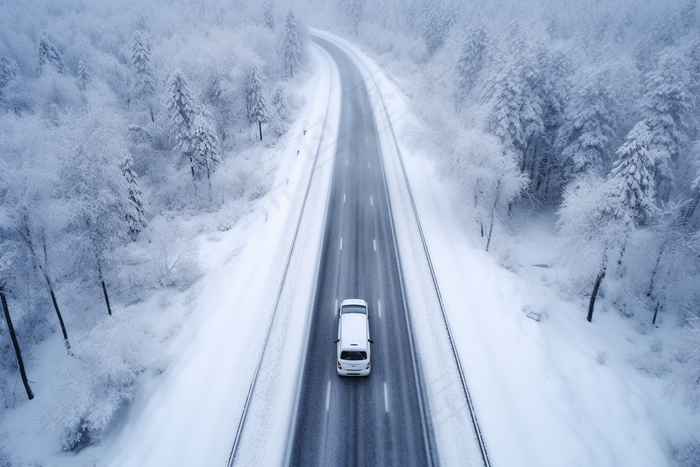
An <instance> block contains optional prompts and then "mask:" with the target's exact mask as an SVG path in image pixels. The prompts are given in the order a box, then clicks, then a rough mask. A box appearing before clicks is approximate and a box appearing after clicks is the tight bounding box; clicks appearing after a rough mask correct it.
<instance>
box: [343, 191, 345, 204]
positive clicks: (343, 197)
mask: <svg viewBox="0 0 700 467" xmlns="http://www.w3.org/2000/svg"><path fill="white" fill-rule="evenodd" d="M344 202H345V193H343V203H344Z"/></svg>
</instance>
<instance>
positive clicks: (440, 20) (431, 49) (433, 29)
mask: <svg viewBox="0 0 700 467" xmlns="http://www.w3.org/2000/svg"><path fill="white" fill-rule="evenodd" d="M423 15H424V21H425V24H424V28H423V34H422V35H423V39H424V40H425V45H426V47H427V48H428V53H429V54H430V56H431V57H432V56H433V55H435V53H436V52H437V51H438V50H440V48H441V47H442V45H443V44H444V43H445V38H446V37H447V33H448V32H449V31H450V26H451V25H452V19H451V18H450V16H449V15H448V14H447V13H446V12H444V11H443V10H442V8H441V6H440V5H439V4H438V2H435V1H428V2H425V4H424V5H423Z"/></svg>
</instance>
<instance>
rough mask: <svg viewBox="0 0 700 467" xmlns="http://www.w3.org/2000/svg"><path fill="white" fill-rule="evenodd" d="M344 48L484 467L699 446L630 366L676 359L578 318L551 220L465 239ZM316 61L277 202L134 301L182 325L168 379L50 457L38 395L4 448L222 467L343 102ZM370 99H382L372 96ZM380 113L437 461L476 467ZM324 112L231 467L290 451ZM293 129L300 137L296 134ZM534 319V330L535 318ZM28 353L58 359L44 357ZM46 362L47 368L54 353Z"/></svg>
mask: <svg viewBox="0 0 700 467" xmlns="http://www.w3.org/2000/svg"><path fill="white" fill-rule="evenodd" d="M336 40H339V41H341V42H344V41H342V40H340V39H337V38H336ZM344 43H345V44H346V45H347V46H348V47H350V48H351V49H352V50H353V51H354V52H355V53H356V54H357V56H358V57H359V61H360V62H361V63H363V64H364V65H365V66H367V68H368V75H369V74H371V75H372V77H373V80H372V81H371V82H372V83H376V84H377V85H380V86H381V90H380V93H381V95H382V96H383V97H384V99H385V102H386V103H387V105H388V107H389V110H390V113H391V115H392V121H393V124H394V128H395V130H396V135H397V137H398V141H399V145H400V148H401V154H402V156H403V160H404V164H405V165H406V169H407V172H408V177H409V180H410V185H411V189H412V191H413V195H414V197H415V201H416V204H417V208H418V213H419V216H420V220H421V223H422V226H423V229H424V233H425V236H426V239H427V243H428V247H429V250H430V254H431V258H432V261H433V265H434V267H435V270H436V273H437V277H438V280H439V283H440V287H441V291H442V296H443V298H444V300H445V305H446V309H447V314H448V317H449V320H450V323H451V327H452V331H453V333H454V336H455V338H456V345H457V348H458V350H459V355H460V358H461V361H462V364H463V367H464V370H465V373H466V377H467V380H468V382H469V385H470V389H471V392H472V396H473V398H474V402H475V405H476V410H477V415H478V417H479V422H480V424H481V428H482V432H483V434H484V436H485V439H486V445H487V448H488V450H489V456H490V458H491V461H492V463H493V465H495V466H505V465H507V466H570V465H571V466H574V465H581V466H591V465H595V466H630V465H634V466H659V465H668V464H670V463H671V448H672V445H673V444H674V443H678V442H684V441H685V440H686V439H688V438H690V437H693V436H694V437H695V438H699V437H700V420H699V419H698V418H697V417H695V416H692V415H690V414H689V413H688V411H687V409H686V408H684V407H683V406H682V405H681V404H680V401H678V399H675V400H672V399H669V397H667V396H666V394H665V391H666V383H665V382H664V381H663V380H661V379H658V378H654V377H652V376H649V375H648V374H645V373H641V372H640V371H638V370H637V367H639V366H640V365H641V363H640V360H639V359H640V358H643V359H645V360H646V361H648V362H651V363H652V364H653V363H654V362H657V363H658V364H662V363H663V362H665V361H667V360H668V361H670V360H671V355H672V352H673V349H671V348H664V347H662V346H661V347H660V345H659V344H658V342H659V340H658V339H657V337H656V336H651V335H644V334H640V333H638V332H636V331H635V330H634V329H633V328H631V327H630V326H629V324H628V322H626V321H625V320H624V318H622V317H621V316H620V315H619V314H618V313H616V312H612V311H611V312H607V311H605V309H606V308H607V309H610V307H611V305H610V304H609V303H606V301H605V298H602V299H601V302H600V310H601V311H598V312H597V314H596V317H595V320H594V322H593V323H592V324H589V323H587V322H585V305H586V304H585V303H584V302H583V301H582V300H571V299H564V298H563V294H561V293H560V292H559V286H558V284H559V282H560V281H561V280H562V278H561V277H560V275H562V274H563V272H562V271H561V270H558V269H556V268H553V267H546V266H548V265H550V264H552V258H553V244H554V235H553V232H551V231H550V230H549V228H548V227H547V226H549V225H551V219H548V218H546V217H543V218H541V219H536V220H533V221H531V222H529V223H528V224H527V225H528V227H527V228H526V229H524V230H523V231H521V232H519V233H518V235H517V236H515V235H514V236H509V237H507V238H508V245H509V246H508V247H505V246H504V245H505V243H506V241H505V238H506V235H507V233H502V235H503V238H504V240H503V242H501V243H498V242H497V243H496V246H495V250H496V251H495V253H485V252H484V251H482V250H481V248H479V247H477V246H475V245H473V244H472V242H471V241H470V239H469V237H468V236H467V235H466V233H465V232H464V231H463V229H462V227H461V225H460V222H459V220H458V217H457V216H456V215H455V211H454V209H453V204H452V199H451V197H450V193H449V191H448V189H447V187H445V186H444V185H443V184H441V183H440V182H439V181H438V177H437V176H436V175H435V174H434V168H433V166H432V164H431V163H430V162H428V161H427V160H426V159H425V158H424V157H423V155H422V154H420V153H417V152H412V150H411V148H410V147H407V146H406V145H404V144H402V143H401V141H402V140H403V139H404V138H405V137H406V136H407V134H408V133H410V132H411V131H414V130H415V128H416V126H420V125H421V122H420V119H419V118H417V117H416V116H414V115H412V114H411V106H410V102H408V100H407V99H406V98H405V97H403V94H402V93H401V91H400V89H398V87H397V86H396V85H395V84H394V83H393V82H392V81H391V80H390V79H388V78H387V77H386V76H385V75H384V74H383V73H382V71H381V70H380V68H379V67H378V66H377V64H376V63H374V62H373V61H372V60H371V59H370V58H369V57H367V56H366V55H365V54H363V53H362V52H361V51H360V50H358V49H357V48H356V47H353V46H351V45H350V44H347V42H344ZM312 50H313V57H314V60H316V61H317V63H318V76H317V77H316V78H314V79H312V80H311V82H309V84H308V86H307V88H306V89H305V90H303V94H304V96H306V101H307V103H308V104H307V107H306V108H305V109H304V110H303V111H302V112H301V115H302V117H301V118H300V119H299V121H298V122H297V123H296V124H295V125H293V126H292V128H291V130H290V136H289V137H288V140H287V144H286V145H284V144H282V145H280V147H279V148H278V149H271V151H278V155H277V156H275V157H277V158H278V159H277V160H278V162H279V167H280V168H279V171H278V174H277V180H276V183H275V185H274V189H273V191H272V192H271V193H270V194H269V195H268V196H267V197H266V198H264V199H262V200H261V201H260V205H259V209H258V210H257V211H255V212H254V213H251V214H249V215H247V216H245V217H244V218H242V219H241V220H240V221H239V222H238V223H237V224H236V225H235V226H234V228H233V229H231V230H230V231H227V232H221V233H216V234H208V235H206V236H204V237H203V238H202V239H201V243H202V248H201V252H200V255H201V256H200V259H201V262H202V265H203V267H204V269H205V270H206V273H205V275H204V276H203V277H202V278H201V279H200V280H199V282H198V284H199V285H195V286H194V287H193V289H191V290H189V291H186V292H183V293H180V294H176V295H173V296H169V297H167V298H165V297H163V296H157V297H154V298H153V299H152V300H151V301H149V302H148V303H146V304H142V305H140V309H142V310H146V313H147V314H149V316H150V318H154V322H155V321H157V319H156V318H157V317H158V316H167V314H166V312H173V311H175V312H176V313H180V314H185V315H187V318H186V320H185V321H184V323H183V324H182V328H181V329H178V328H174V329H172V333H177V337H175V338H173V339H172V341H171V343H170V344H169V345H170V353H171V354H173V355H174V358H173V360H172V362H170V364H169V366H168V367H167V370H166V371H165V372H164V373H162V374H161V375H154V374H144V375H142V377H140V378H139V380H138V388H137V393H136V396H135V399H134V401H133V402H132V403H131V404H130V405H129V406H128V407H127V408H126V409H125V410H124V411H123V412H122V413H121V414H120V416H119V417H118V421H117V422H116V424H115V426H114V428H113V430H112V432H111V435H110V436H109V437H108V439H107V440H106V441H105V442H104V443H102V444H99V445H96V446H92V447H90V448H87V449H85V450H83V451H81V452H78V453H77V454H75V453H64V454H60V455H56V453H57V452H58V451H59V450H60V446H58V444H57V443H56V442H54V441H51V440H52V439H55V437H53V436H51V433H46V432H43V433H42V432H39V433H37V431H36V426H37V420H40V417H41V416H42V404H46V403H49V402H47V401H42V400H35V401H34V402H33V403H32V405H31V406H30V405H28V404H18V406H17V407H16V408H15V409H12V410H8V411H6V412H5V416H4V417H3V419H2V420H0V433H2V432H8V435H7V436H8V437H9V438H8V440H7V441H8V442H7V443H6V444H8V445H11V446H13V447H14V450H15V451H14V454H15V455H17V456H19V455H21V456H22V460H23V461H24V462H28V463H31V462H35V463H38V464H41V465H46V466H64V465H65V466H69V465H70V466H73V465H94V464H97V465H110V466H132V465H133V466H141V465H225V463H226V462H227V460H228V456H229V454H230V449H231V443H232V440H233V438H234V434H235V432H236V429H237V426H238V421H239V417H240V413H241V409H242V407H243V403H244V400H245V397H246V394H247V391H248V387H249V384H250V381H251V378H252V375H253V371H254V369H255V366H256V364H257V358H258V356H259V355H260V352H261V351H262V343H263V339H264V336H265V334H266V332H267V327H268V324H269V323H270V317H271V313H272V312H273V308H274V304H275V300H276V297H277V292H278V289H279V286H280V279H281V275H282V271H283V269H284V267H285V264H286V261H287V257H288V253H289V249H290V244H291V240H292V237H293V234H294V232H295V229H296V225H297V221H298V218H299V215H300V212H301V208H302V206H301V204H302V201H303V198H304V196H303V194H304V193H305V191H306V187H307V184H308V182H309V180H310V178H309V177H311V176H312V173H311V168H312V166H313V156H314V155H315V154H316V150H317V145H318V144H319V137H320V134H321V131H323V128H324V127H323V119H324V115H325V112H326V108H327V104H328V103H329V101H330V102H335V103H337V100H338V99H337V97H338V96H337V92H338V89H337V86H336V87H335V88H333V82H334V80H335V78H333V76H334V73H335V71H334V69H333V66H331V65H330V64H329V63H328V60H327V58H326V57H324V56H323V55H322V53H321V52H320V51H318V50H317V49H315V48H312ZM369 82H370V81H368V83H369ZM370 93H374V94H375V97H376V95H377V92H376V88H375V90H374V91H372V90H371V89H370ZM335 110H336V111H337V107H336V109H335ZM382 111H383V109H381V108H380V107H377V109H376V112H377V116H378V117H377V121H378V127H379V129H380V130H381V131H380V133H381V134H382V138H383V140H382V147H383V149H385V152H384V158H385V168H386V170H387V182H388V185H389V191H390V195H391V199H392V205H393V210H394V215H395V223H396V228H397V234H398V237H399V242H400V250H401V251H400V253H401V257H402V264H403V269H404V275H405V276H404V278H405V281H406V285H407V290H408V295H409V297H408V298H409V302H410V303H409V305H410V308H411V313H412V321H413V325H414V328H415V334H416V338H417V345H418V351H419V356H420V359H421V364H422V367H423V370H424V372H425V374H424V376H425V380H426V384H427V388H426V390H427V393H428V396H429V403H430V407H431V410H432V422H433V426H434V428H435V432H436V435H437V443H438V447H439V449H440V455H441V459H442V460H443V465H462V464H464V463H465V462H468V463H470V464H472V465H478V453H476V452H475V451H474V450H473V447H474V445H473V444H472V443H471V438H472V437H473V435H472V434H471V431H470V430H471V428H470V421H469V420H468V418H467V415H466V414H467V410H466V407H465V406H464V401H463V399H462V398H461V390H460V388H459V380H458V377H457V374H456V373H455V369H454V364H453V362H452V359H451V358H452V357H451V355H450V353H449V347H448V343H447V341H446V339H445V330H444V328H443V327H442V321H441V319H442V318H441V316H439V308H438V307H437V304H436V300H435V296H434V292H433V290H432V283H431V282H430V281H429V277H428V276H426V265H427V263H426V262H425V258H424V257H421V255H422V253H423V252H422V246H421V245H420V243H419V241H418V240H417V237H416V230H415V229H416V226H415V222H414V220H413V219H412V218H411V216H412V209H411V208H410V205H409V204H408V202H407V194H406V191H405V186H403V187H402V185H401V184H402V183H403V174H401V173H400V167H399V166H398V159H396V158H397V157H398V154H396V153H395V152H394V151H393V150H392V149H391V145H392V144H393V139H392V138H391V134H390V132H389V131H387V130H386V127H382V126H381V125H382V119H383V117H382V116H381V112H382ZM334 118H335V117H333V115H330V116H329V118H328V127H327V129H328V130H329V131H327V132H326V135H327V138H326V139H325V140H324V141H325V142H324V143H323V145H322V147H323V151H322V153H321V154H319V161H318V168H319V170H317V171H316V173H315V174H313V175H314V177H313V178H311V181H312V190H311V191H310V192H309V198H308V203H307V206H308V211H305V212H304V216H305V218H304V219H303V222H302V225H301V230H300V235H299V237H298V238H299V239H300V241H299V242H298V243H297V245H296V246H295V252H294V255H293V256H292V258H291V262H290V271H291V272H292V273H291V274H290V277H293V278H294V281H295V282H294V283H287V284H285V288H286V290H285V289H284V288H283V298H282V300H281V302H280V303H281V306H280V307H279V309H278V313H279V315H278V316H276V318H275V320H276V321H275V322H274V323H273V324H274V326H273V328H272V333H273V337H274V338H273V339H272V341H274V342H275V344H274V345H272V346H271V347H269V348H268V349H266V353H265V359H264V360H263V365H262V367H261V377H260V379H259V384H258V387H257V388H256V393H255V394H263V395H265V399H264V400H265V401H268V402H269V401H273V402H274V403H270V404H260V402H261V401H263V399H262V398H259V397H258V398H256V396H255V394H254V397H253V403H252V405H251V409H250V413H249V422H247V424H246V426H245V428H244V434H243V444H242V450H241V453H240V462H239V464H240V465H271V464H275V463H277V461H278V460H279V459H282V458H283V457H282V456H283V455H284V448H285V446H286V441H287V440H286V436H287V433H288V427H289V423H291V414H292V412H293V410H294V400H295V396H296V394H295V390H296V380H294V379H290V378H291V376H289V374H291V373H294V370H293V367H291V366H290V367H289V368H286V371H287V373H285V375H286V376H284V377H279V375H277V373H276V372H275V371H272V367H273V366H274V362H276V361H279V359H280V358H282V357H283V356H285V354H286V355H289V354H292V355H301V352H303V350H304V345H303V343H304V340H303V337H304V332H305V330H306V329H307V327H306V323H307V320H308V311H309V310H310V306H309V305H310V302H311V292H312V291H313V286H314V280H315V268H316V265H317V258H318V251H319V249H320V238H321V228H322V225H323V212H324V209H325V201H326V197H325V196H326V193H327V189H328V183H329V179H330V172H331V168H332V163H330V162H331V161H332V159H331V158H330V156H332V155H333V154H334V151H333V148H332V146H329V144H332V139H333V133H332V129H333V128H334V127H333V122H334ZM304 129H308V132H307V133H306V135H303V130H304ZM327 143H328V144H327ZM298 149H299V150H300V152H299V153H298V155H297V150H298ZM317 175H318V176H317ZM287 181H288V183H287ZM296 248H298V250H296ZM302 251H303V252H304V253H302ZM504 266H507V267H504ZM298 310H302V312H301V313H299V312H298ZM528 311H530V317H528V316H527V312H528ZM293 312H295V313H294V314H293ZM538 313H539V314H541V317H540V319H539V321H536V320H534V319H532V317H536V315H537V314H538ZM171 314H172V313H171ZM159 326H162V329H157V332H162V331H167V330H168V326H169V324H168V321H163V322H161V324H160V325H159ZM663 332H670V331H668V329H660V330H658V332H657V333H656V334H658V333H663ZM58 339H59V338H58V336H56V335H54V336H52V337H51V338H50V339H48V340H47V341H45V342H44V343H42V344H40V346H39V347H41V346H47V345H51V346H54V347H55V348H60V343H57V342H56V341H57V340H58ZM57 344H58V345H57ZM285 346H286V347H285ZM669 347H670V346H669ZM640 348H648V349H649V352H648V355H644V354H643V355H640V354H639V349H640ZM37 353H38V354H41V355H51V353H50V352H42V350H41V348H39V349H38V350H37ZM53 355H54V357H51V358H62V355H59V354H57V353H54V354H53ZM50 360H51V359H50V358H47V359H46V360H43V361H41V362H40V363H38V364H37V365H36V367H35V368H33V372H32V379H33V382H34V384H36V385H37V386H42V385H44V386H48V385H50V384H53V383H54V382H53V381H51V380H50V378H52V375H53V373H52V372H51V371H50V368H51V367H52V366H53V365H52V362H51V361H50ZM659 362H661V363H659ZM280 381H284V382H285V384H280ZM10 429H11V431H10Z"/></svg>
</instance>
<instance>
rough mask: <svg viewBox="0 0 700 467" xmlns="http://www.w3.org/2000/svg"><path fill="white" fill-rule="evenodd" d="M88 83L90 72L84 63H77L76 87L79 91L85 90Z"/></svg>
mask: <svg viewBox="0 0 700 467" xmlns="http://www.w3.org/2000/svg"><path fill="white" fill-rule="evenodd" d="M89 81H90V72H89V71H88V70H87V68H86V67H85V63H83V61H82V60H80V61H79V62H78V86H79V87H80V90H81V91H85V90H86V89H87V85H88V82H89Z"/></svg>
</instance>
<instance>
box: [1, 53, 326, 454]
mask: <svg viewBox="0 0 700 467" xmlns="http://www.w3.org/2000/svg"><path fill="white" fill-rule="evenodd" d="M312 50H313V49H312ZM313 60H314V61H315V62H317V64H316V66H315V68H317V69H318V73H317V75H316V76H314V77H312V78H311V79H310V80H309V82H308V83H307V85H306V87H305V88H304V89H302V90H300V95H301V96H303V99H304V101H305V102H306V103H307V104H306V106H305V108H303V109H302V110H301V111H300V112H299V119H298V120H297V122H296V123H294V124H293V125H291V126H290V130H289V132H288V134H287V136H285V137H284V138H283V139H282V140H281V141H280V143H279V144H278V145H277V147H276V148H271V149H269V152H270V154H268V155H266V157H269V158H270V163H271V165H272V166H276V167H278V171H277V175H276V180H275V182H274V184H273V186H272V189H271V190H270V192H269V193H268V194H267V196H266V197H264V198H262V199H260V200H259V201H258V205H257V209H256V210H255V211H253V212H251V213H249V214H247V215H245V216H243V217H242V218H241V219H240V220H239V221H238V222H237V223H236V224H235V225H234V227H233V228H232V229H231V230H228V231H225V232H216V233H209V234H204V235H202V236H201V238H199V239H198V242H199V244H200V245H201V248H200V251H199V261H200V264H201V266H202V268H203V269H204V271H205V274H204V275H203V277H201V279H200V280H199V281H198V282H197V283H196V284H195V285H194V286H193V287H192V288H191V289H190V290H187V291H184V292H181V293H177V292H176V291H174V290H172V289H169V290H167V291H162V292H159V293H158V294H156V296H154V297H153V298H152V299H151V300H149V301H148V302H146V303H141V304H139V305H136V306H134V308H135V309H133V310H130V309H126V310H123V309H119V310H118V312H117V313H115V319H135V317H136V315H137V314H138V315H139V316H140V318H141V319H146V320H148V321H151V322H152V323H153V331H154V333H155V334H156V335H157V336H160V338H162V339H163V340H170V343H169V344H168V352H167V353H168V354H169V355H172V356H173V357H172V361H170V362H169V364H168V365H167V369H166V371H165V372H163V373H162V374H160V375H156V374H152V373H150V372H148V373H146V374H143V375H142V376H141V377H139V378H138V380H137V388H136V395H135V398H134V400H133V402H132V403H131V404H130V405H129V406H128V407H127V408H125V409H124V410H122V412H121V413H120V414H119V416H118V417H117V421H116V422H115V423H114V426H113V428H112V430H111V431H110V434H109V435H108V436H107V439H106V440H105V441H104V442H103V443H99V444H97V445H93V446H90V447H88V448H86V449H83V450H82V451H79V452H77V453H60V452H61V447H60V445H59V443H58V436H57V434H56V433H54V430H52V429H50V428H49V429H46V428H45V427H44V428H37V427H40V426H45V425H46V424H45V423H42V417H44V413H45V409H46V404H50V403H51V401H50V400H47V399H46V398H41V397H37V398H36V399H35V400H34V401H32V402H30V403H27V402H24V403H19V404H18V405H17V407H16V408H14V409H12V410H8V411H6V412H5V414H4V417H3V418H2V420H0V433H7V435H6V436H7V438H6V439H5V440H4V441H5V443H4V444H5V445H6V446H9V447H10V448H9V449H8V452H7V453H8V454H9V455H10V456H12V458H14V459H16V460H17V461H19V462H22V463H28V464H32V463H36V464H38V465H46V466H64V465H65V466H74V465H114V466H143V465H225V464H226V462H227V460H228V456H229V454H230V450H231V444H232V441H233V438H234V434H235V432H236V428H237V426H238V420H239V418H240V415H241V411H242V407H243V403H244V401H245V397H246V394H247V390H248V385H249V383H250V380H251V378H252V374H253V371H254V368H255V364H256V362H257V355H259V354H260V352H261V348H262V342H263V338H264V336H265V333H266V330H267V327H268V324H269V322H270V317H271V313H272V311H273V307H274V304H275V299H276V295H277V290H278V288H279V284H280V279H281V277H282V271H283V270H284V266H285V260H286V258H287V256H288V253H289V249H290V245H291V241H292V236H293V234H294V230H295V228H296V225H297V221H298V218H299V214H300V210H301V208H302V203H303V201H304V199H305V197H304V195H305V193H306V189H307V186H308V185H309V180H310V177H311V176H312V168H313V167H314V164H313V162H314V158H315V156H316V153H317V151H318V150H319V144H320V135H321V132H322V131H323V130H324V125H323V123H324V118H325V116H326V111H327V109H328V104H329V94H330V92H331V89H330V83H331V70H332V69H331V68H330V64H329V63H328V61H327V60H326V58H325V57H323V56H322V55H321V54H320V53H318V52H313ZM327 143H328V139H326V146H324V148H325V151H321V152H320V154H319V162H318V164H317V165H316V169H317V170H316V172H315V173H313V180H314V182H315V185H314V186H315V187H319V186H320V188H318V189H315V190H314V191H313V192H312V193H310V196H309V202H307V204H311V202H312V201H314V202H315V203H316V205H318V206H320V212H321V213H322V212H323V209H324V208H325V199H326V196H325V194H326V193H327V189H326V190H325V191H324V189H323V180H324V179H323V175H324V174H325V175H326V181H325V183H326V186H327V183H328V180H327V179H329V174H330V167H331V164H328V156H327V154H332V153H333V152H332V149H333V148H332V147H331V148H329V147H328V145H327ZM324 156H325V158H324ZM319 180H320V181H319ZM319 184H320V185H319ZM318 210H319V208H318V207H317V211H318ZM316 214H317V213H316ZM195 221H196V220H195ZM321 225H322V217H321V219H320V220H318V221H317V222H315V223H312V224H309V225H307V226H306V229H307V230H306V231H305V232H302V233H301V234H302V235H301V236H302V237H303V238H304V240H305V242H306V246H307V247H308V248H312V249H313V250H315V251H318V249H319V245H320V235H321ZM314 229H315V230H314ZM314 232H316V233H317V234H316V235H314ZM306 259H307V261H308V262H309V263H310V264H312V266H311V268H312V269H313V267H314V266H315V262H314V259H313V255H307V256H306ZM297 267H299V266H297ZM304 271H306V265H304ZM293 276H294V277H296V278H297V279H299V280H301V279H302V278H303V277H305V275H303V274H293ZM312 276H313V275H312ZM312 286H313V284H311V285H310V286H308V287H307V288H308V289H309V297H310V296H311V289H312ZM300 298H303V294H300ZM183 316H184V317H185V318H184V320H180V319H179V318H176V317H183ZM173 336H175V337H173ZM44 346H53V347H54V348H59V349H60V348H61V346H62V344H61V343H60V342H59V337H58V335H57V334H55V335H53V336H52V337H51V338H50V339H47V340H46V341H45V342H43V343H42V344H40V346H39V348H38V349H37V351H36V352H37V354H38V355H48V356H52V355H53V356H52V357H49V358H45V359H42V360H41V361H39V362H38V364H37V365H35V366H33V367H32V372H31V378H32V383H33V385H34V386H35V388H42V387H51V386H52V385H56V384H57V381H56V377H57V375H56V372H55V371H53V368H55V367H56V365H55V362H54V361H53V360H54V359H56V358H59V359H60V358H67V357H65V353H63V352H48V351H47V352H44V351H43V349H42V347H44ZM281 444H283V442H282V443H281ZM32 465H33V464H32Z"/></svg>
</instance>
